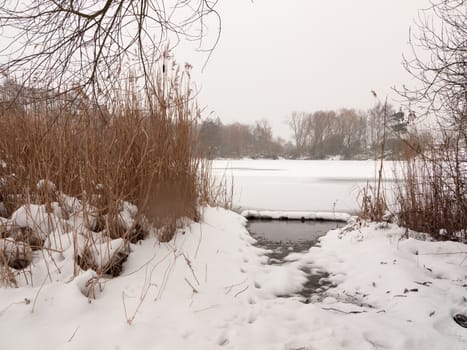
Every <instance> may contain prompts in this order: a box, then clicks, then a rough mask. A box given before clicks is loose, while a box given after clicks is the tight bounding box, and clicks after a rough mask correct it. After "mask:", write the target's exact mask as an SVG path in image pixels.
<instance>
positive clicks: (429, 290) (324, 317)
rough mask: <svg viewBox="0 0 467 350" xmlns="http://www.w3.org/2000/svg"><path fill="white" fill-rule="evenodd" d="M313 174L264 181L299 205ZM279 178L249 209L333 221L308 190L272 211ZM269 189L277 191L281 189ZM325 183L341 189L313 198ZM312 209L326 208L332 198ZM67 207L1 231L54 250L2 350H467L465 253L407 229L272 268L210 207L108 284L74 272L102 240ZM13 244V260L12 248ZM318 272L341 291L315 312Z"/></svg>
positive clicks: (135, 257)
mask: <svg viewBox="0 0 467 350" xmlns="http://www.w3.org/2000/svg"><path fill="white" fill-rule="evenodd" d="M249 162H252V161H248V162H247V163H245V164H246V165H248V164H249V166H251V163H249ZM255 162H256V161H255ZM268 162H271V163H268ZM274 162H275V161H265V163H262V164H264V166H262V168H265V169H268V168H267V167H266V165H267V164H271V165H268V166H270V168H269V169H275V168H272V166H273V164H276V165H275V166H276V167H277V168H278V169H279V167H280V166H281V164H287V163H284V162H285V161H279V163H274ZM335 163H336V164H338V163H341V162H335ZM215 164H218V163H217V162H216V163H215ZM230 164H232V163H230ZM289 164H298V163H289ZM323 164H325V165H323V169H325V170H326V169H327V170H328V173H325V174H324V173H323V174H324V175H319V176H323V179H324V176H335V177H337V178H339V177H340V178H342V177H344V175H345V174H347V175H348V176H349V178H352V179H354V180H355V179H356V178H357V179H361V178H362V177H361V176H362V175H361V173H360V172H363V170H362V169H361V168H360V167H355V166H350V164H354V162H349V163H346V164H349V167H348V169H347V170H345V171H344V170H342V168H340V170H337V168H335V169H333V167H334V165H332V164H328V163H326V162H325V163H323ZM355 164H366V163H365V162H363V163H360V162H357V163H355ZM368 164H370V163H368ZM246 165H245V167H246ZM309 166H310V168H307V166H304V168H305V170H306V171H301V170H300V167H299V166H298V165H297V166H296V167H295V165H294V166H293V167H292V168H291V169H283V170H264V169H263V170H261V173H262V174H271V173H272V172H280V171H283V172H285V173H287V174H288V175H287V177H286V178H287V179H289V180H290V179H292V180H293V183H294V185H293V186H292V188H295V187H296V186H297V191H298V188H299V184H300V183H301V182H300V181H303V183H304V184H306V183H307V182H306V179H305V178H308V176H309V172H310V171H311V170H307V169H311V165H309ZM313 166H314V165H313ZM372 167H373V165H371V168H372ZM332 169H333V170H332ZM366 169H367V170H366V171H369V170H370V165H368V167H367V168H366ZM331 170H332V171H331ZM249 171H250V170H246V169H243V170H239V172H241V173H242V172H244V173H248V172H249ZM251 172H252V175H251V177H250V178H249V179H243V180H244V181H246V182H248V181H249V180H251V179H252V178H255V177H256V172H257V170H256V168H255V170H251ZM300 174H302V176H301V175H300ZM333 174H334V175H333ZM359 174H360V175H359ZM262 176H263V175H262ZM266 176H268V175H265V176H263V177H262V180H260V179H257V178H256V179H254V181H253V182H252V183H251V184H250V187H248V191H251V193H249V194H248V196H249V198H251V199H254V198H255V197H258V203H259V202H261V203H267V204H268V206H267V208H268V209H281V210H282V213H283V212H288V213H291V211H292V210H304V212H305V213H306V211H307V210H310V209H311V210H313V209H317V210H323V209H324V210H325V209H326V208H323V207H322V206H321V207H316V208H313V207H311V206H310V207H306V208H305V207H300V206H299V205H297V203H302V204H303V203H306V199H304V198H302V196H304V197H307V196H308V195H307V194H306V193H307V192H305V190H304V191H303V192H302V193H301V194H300V193H296V192H290V191H287V190H284V189H282V190H281V189H276V192H275V194H276V196H273V195H271V198H269V197H268V198H269V200H267V199H265V198H262V196H263V194H264V193H265V192H264V191H265V187H262V186H260V185H259V184H260V183H261V181H264V179H265V177H266ZM319 176H318V175H315V178H316V177H319ZM368 176H369V175H368ZM304 177H305V178H304ZM243 180H240V181H243ZM289 180H288V181H289ZM235 181H236V183H237V184H238V181H239V180H238V179H236V180H235ZM255 181H256V182H255ZM269 181H270V184H269V185H268V186H270V185H271V184H272V183H275V182H274V181H276V180H275V178H274V177H273V176H271V178H270V179H269ZM277 181H279V183H280V181H282V180H277ZM313 181H314V180H313ZM279 183H278V184H279ZM285 183H287V182H286V181H285ZM320 183H321V184H327V182H326V181H324V180H323V181H321V182H320V181H317V184H314V185H313V186H318V185H319V184H320ZM336 183H338V181H337V182H336V181H334V182H331V185H329V187H328V189H329V188H332V187H333V186H334V185H335V184H336ZM304 186H305V185H304ZM273 187H274V186H273ZM305 187H306V186H305ZM313 188H319V186H318V187H313ZM243 190H245V189H243ZM308 190H311V189H310V188H308V189H307V191H308ZM266 192H267V191H266ZM278 193H281V194H280V195H277V194H278ZM293 193H295V195H296V196H297V198H296V201H293V200H292V199H293V196H292V194H293ZM289 195H290V196H291V197H290V198H288V199H287V198H286V197H287V196H289ZM310 196H311V197H312V198H314V199H313V200H315V201H316V198H317V199H318V201H317V202H316V203H319V200H320V199H321V201H322V202H325V200H324V194H323V192H321V193H318V194H316V196H312V195H310ZM315 197H316V198H315ZM64 199H65V201H64V202H65V204H66V207H67V208H68V211H69V212H70V215H69V217H68V218H67V219H66V220H65V219H63V218H61V213H60V208H59V207H56V206H52V207H53V211H52V212H50V211H45V210H43V207H42V206H32V207H30V208H25V207H23V208H21V209H20V210H19V211H17V212H16V213H15V214H14V215H13V216H12V217H11V218H9V219H6V218H3V219H1V220H0V224H1V225H3V226H4V227H8V225H17V226H21V225H22V226H27V227H30V228H31V229H37V230H40V232H42V234H43V235H44V238H46V242H45V245H46V248H47V250H43V251H41V250H36V251H34V252H28V254H32V257H33V261H32V264H31V265H30V267H28V268H27V269H26V270H24V272H20V273H19V274H18V276H17V282H18V285H19V287H18V288H7V287H3V288H0V349H1V350H3V349H8V350H10V349H11V350H14V349H31V348H32V349H36V350H40V349H47V350H48V349H91V348H95V349H120V350H124V349H142V350H145V349H194V350H196V349H200V350H201V349H202V350H206V349H239V350H240V349H241V350H243V349H265V350H266V349H268V350H269V349H278V350H279V349H280V350H298V349H303V350H305V349H319V350H333V349H350V350H365V349H368V350H370V349H393V350H399V349H407V350H409V349H410V350H412V349H415V350H417V349H419V350H422V349H423V350H425V349H430V350H437V349H439V350H445V349H450V350H461V349H462V350H465V349H467V328H462V327H461V326H459V325H458V324H457V323H456V322H455V321H454V317H455V316H456V315H459V314H461V315H467V245H465V244H461V243H454V242H430V241H427V240H425V239H424V238H425V236H424V235H422V234H418V235H416V234H415V233H413V232H407V231H406V230H405V229H403V228H399V227H397V226H395V225H393V224H387V225H386V224H369V223H365V222H357V221H354V222H353V223H351V224H349V226H347V227H345V228H343V229H337V230H334V231H330V232H329V233H328V234H327V235H325V236H323V237H322V238H321V240H320V245H319V246H317V247H310V249H309V250H308V251H305V252H303V253H291V254H289V255H288V256H287V257H286V258H285V263H284V264H273V265H271V264H268V257H267V255H266V253H267V252H266V251H265V250H264V249H261V248H258V247H257V246H255V245H254V243H255V240H254V239H253V238H252V237H251V236H250V234H249V233H248V231H247V230H246V227H245V224H246V219H245V218H244V217H243V216H241V215H238V214H236V213H234V212H231V211H226V210H224V209H218V208H209V207H208V208H204V210H203V215H202V220H201V221H200V222H199V223H195V222H186V225H185V227H184V228H182V229H179V230H178V231H177V233H176V235H175V237H174V239H173V240H172V241H170V242H168V243H160V242H158V241H157V239H156V238H155V237H154V236H153V235H150V237H149V238H147V239H145V240H143V241H140V242H139V243H136V244H130V245H129V247H128V248H129V251H130V254H129V256H128V259H127V261H126V262H125V263H124V264H123V270H122V273H121V275H120V276H118V277H114V278H111V277H109V276H104V277H99V276H97V275H96V273H95V272H93V271H92V270H87V271H83V270H80V269H79V267H78V266H77V265H75V264H74V260H73V256H74V255H75V254H76V252H80V251H81V250H82V249H83V244H82V243H83V242H82V239H81V238H80V237H81V236H82V232H87V233H88V234H91V235H94V233H90V232H89V230H88V229H87V228H86V223H85V221H84V220H83V218H82V215H81V214H82V211H83V208H82V207H81V206H80V203H79V201H78V200H76V199H73V198H72V197H66V196H65V197H64ZM348 200H349V201H350V198H348ZM295 205H296V206H295ZM258 207H266V206H263V205H258ZM26 209H27V210H26ZM88 210H89V208H88ZM135 210H136V208H134V207H133V206H131V205H129V204H128V203H126V204H125V205H123V206H122V218H123V221H124V222H123V223H127V224H128V222H131V220H132V217H134V211H135ZM270 213H271V212H270ZM276 213H280V211H277V212H276ZM292 213H294V215H295V214H297V212H292ZM299 214H300V215H304V214H303V212H301V213H300V212H299ZM297 215H298V214H297ZM342 217H344V216H342ZM297 218H298V217H297ZM346 218H347V217H346ZM93 238H95V239H96V240H97V241H98V240H99V237H97V236H96V237H94V236H93ZM415 238H418V239H415ZM0 243H1V244H0V249H6V247H7V246H8V245H9V244H11V243H10V242H9V241H8V240H5V239H0ZM2 244H3V245H2ZM2 247H3V248H2ZM95 248H96V249H94V250H93V251H91V252H92V255H94V256H99V257H100V258H101V259H103V260H105V261H107V260H108V258H109V255H110V254H113V253H114V252H118V251H119V250H120V249H123V248H122V245H121V240H119V239H117V240H114V241H111V242H103V243H102V244H97V245H96V246H95ZM125 249H126V248H125ZM102 264H103V262H102V261H101V265H102ZM310 269H311V270H319V271H326V272H327V273H328V274H329V282H331V283H332V284H333V286H332V287H331V288H329V289H327V290H326V291H325V292H323V293H321V294H314V295H310V296H309V297H308V298H306V299H305V298H304V297H303V296H300V295H299V294H298V293H299V292H300V291H301V290H302V287H303V286H304V285H305V283H306V282H307V272H306V271H309V270H310ZM75 271H77V272H78V275H77V276H76V277H74V272H75ZM93 297H95V299H94V298H93Z"/></svg>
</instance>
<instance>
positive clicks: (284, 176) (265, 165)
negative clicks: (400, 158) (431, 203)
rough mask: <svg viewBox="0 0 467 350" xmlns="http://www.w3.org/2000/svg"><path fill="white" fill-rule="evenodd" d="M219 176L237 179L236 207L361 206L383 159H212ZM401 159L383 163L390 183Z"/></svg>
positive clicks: (304, 208)
mask: <svg viewBox="0 0 467 350" xmlns="http://www.w3.org/2000/svg"><path fill="white" fill-rule="evenodd" d="M213 168H214V174H215V175H216V176H217V177H218V178H222V177H225V178H226V179H227V180H230V179H232V178H233V181H234V183H233V185H234V186H233V187H234V206H235V207H237V208H240V209H241V210H244V209H261V210H294V211H325V212H332V211H340V212H355V211H357V210H358V209H359V206H358V202H357V201H356V198H357V197H358V195H359V194H360V193H361V190H362V188H363V187H365V186H366V184H367V183H369V184H370V185H374V180H375V178H376V174H377V172H378V170H379V162H375V161H371V160H368V161H339V160H265V159H258V160H254V159H240V160H214V161H213ZM397 168H398V163H397V162H392V161H385V162H384V178H385V179H386V181H388V182H387V183H386V187H388V188H389V187H390V186H391V182H392V181H393V180H394V178H395V171H397Z"/></svg>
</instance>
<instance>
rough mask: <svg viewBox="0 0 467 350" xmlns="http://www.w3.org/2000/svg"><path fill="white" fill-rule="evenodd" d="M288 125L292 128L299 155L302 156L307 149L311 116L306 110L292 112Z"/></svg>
mask: <svg viewBox="0 0 467 350" xmlns="http://www.w3.org/2000/svg"><path fill="white" fill-rule="evenodd" d="M287 125H289V127H290V128H291V129H292V133H293V137H294V141H295V147H296V149H297V153H298V156H299V157H301V156H303V155H304V154H305V151H306V146H307V138H308V133H309V131H310V116H309V114H308V113H305V112H292V115H291V116H290V118H289V119H288V120H287Z"/></svg>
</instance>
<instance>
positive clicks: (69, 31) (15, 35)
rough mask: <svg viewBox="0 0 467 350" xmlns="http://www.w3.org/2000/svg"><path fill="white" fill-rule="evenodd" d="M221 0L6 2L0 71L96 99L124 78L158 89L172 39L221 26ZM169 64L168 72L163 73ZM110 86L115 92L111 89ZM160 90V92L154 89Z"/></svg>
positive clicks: (196, 36)
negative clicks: (158, 65) (156, 78)
mask: <svg viewBox="0 0 467 350" xmlns="http://www.w3.org/2000/svg"><path fill="white" fill-rule="evenodd" d="M216 3H217V0H174V1H167V0H162V1H155V0H136V1H124V0H92V1H84V0H78V1H65V0H30V1H19V0H16V1H11V0H0V33H1V34H0V35H1V37H2V41H3V42H5V41H7V44H6V45H4V47H3V49H1V51H0V60H1V64H0V72H4V73H8V74H10V75H14V76H16V78H17V79H19V80H20V81H21V82H22V83H24V84H25V85H29V86H37V85H39V84H40V85H41V86H47V87H48V88H49V89H50V90H51V91H60V92H64V91H67V90H70V89H73V88H76V87H77V86H79V88H80V90H82V91H85V92H86V93H90V92H92V93H93V96H94V97H97V96H99V95H103V94H107V93H109V91H110V90H112V91H113V92H115V88H116V87H118V86H120V84H121V78H122V77H128V74H129V71H132V72H133V75H132V77H133V78H135V79H137V78H139V77H141V78H143V79H144V83H145V87H146V90H149V89H148V88H152V89H153V86H152V82H153V79H152V74H154V71H155V68H154V63H155V62H157V61H158V59H160V58H161V57H163V55H164V52H166V48H167V45H168V43H169V42H172V43H173V46H175V45H177V44H178V42H179V41H180V40H181V39H182V38H186V39H189V40H198V41H199V42H200V43H201V40H202V39H203V38H205V37H206V35H205V34H206V28H207V23H206V21H207V20H208V18H209V20H211V18H213V20H214V21H216V22H217V24H218V27H217V28H216V31H215V35H214V36H210V39H211V43H210V44H209V43H208V47H204V48H203V47H201V49H206V50H208V52H209V50H212V49H213V48H214V46H215V45H216V43H217V40H218V39H219V35H220V17H219V15H218V13H217V12H216V11H215V9H214V7H215V5H216ZM165 69H166V67H162V70H163V72H162V73H165ZM110 87H111V88H112V89H110ZM153 90H155V89H153Z"/></svg>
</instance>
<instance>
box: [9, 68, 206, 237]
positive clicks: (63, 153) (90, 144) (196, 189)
mask: <svg viewBox="0 0 467 350" xmlns="http://www.w3.org/2000/svg"><path fill="white" fill-rule="evenodd" d="M163 67H164V68H163V69H161V70H160V71H159V72H158V73H157V75H156V79H155V83H154V86H152V87H147V88H146V89H145V90H143V92H138V91H137V89H136V88H135V84H134V83H133V82H134V79H133V78H131V77H130V78H129V82H128V84H127V90H126V91H123V92H122V91H116V92H115V96H117V97H119V100H115V99H114V100H112V102H108V103H106V104H101V105H100V106H99V107H96V106H95V105H94V106H93V105H92V104H90V103H87V102H86V100H80V104H79V105H77V103H76V99H75V100H74V101H73V102H72V103H62V102H59V103H54V104H53V105H52V107H51V104H50V103H48V102H34V103H27V102H25V101H22V100H21V99H18V100H17V102H16V103H14V104H9V105H8V104H3V105H2V108H1V109H0V160H1V161H2V162H3V163H2V166H0V178H2V179H3V181H2V183H1V184H0V197H1V199H3V202H4V205H5V207H6V211H7V215H8V214H11V213H12V212H13V211H14V210H15V209H17V208H18V207H19V206H21V205H22V204H25V203H38V204H44V203H46V204H50V203H51V202H52V201H56V200H57V198H54V196H55V195H54V193H56V192H55V191H53V190H52V189H49V188H47V186H48V184H49V181H50V183H53V184H55V186H56V190H58V191H61V192H63V193H66V194H68V195H72V196H76V197H77V198H79V199H80V200H81V201H82V203H83V204H84V205H85V206H86V204H88V205H89V206H92V207H95V208H97V211H98V216H99V217H101V218H103V217H106V218H107V219H106V220H105V222H101V224H102V225H104V226H105V227H106V228H107V230H106V231H107V232H110V235H111V236H112V238H115V237H121V236H122V235H124V234H125V232H124V230H123V229H122V227H120V226H121V225H119V224H118V222H119V220H116V217H117V216H118V213H119V212H120V210H121V208H120V206H121V204H122V202H123V201H129V202H132V203H134V204H136V205H137V206H138V208H139V214H140V215H144V216H145V217H146V218H147V219H149V220H150V221H152V223H154V224H155V225H156V226H158V227H164V228H165V231H162V233H161V236H160V237H159V238H160V239H161V240H163V241H166V240H170V239H171V238H172V235H173V232H174V230H175V227H176V223H177V219H178V218H180V217H189V218H192V219H197V218H198V204H199V201H200V199H202V200H203V201H205V202H208V201H209V200H210V199H211V198H210V194H209V183H208V182H206V176H208V175H207V174H208V172H209V169H208V166H207V165H206V164H205V163H204V161H203V160H202V159H200V158H199V157H198V156H197V155H196V153H195V148H196V147H195V134H194V130H195V126H196V123H197V121H198V119H199V116H200V110H199V108H198V106H197V104H196V102H195V100H194V98H193V96H192V92H191V87H190V83H189V75H190V72H189V67H186V68H185V69H180V68H179V67H177V66H176V65H172V64H170V63H169V62H164V66H163ZM115 96H114V97H115ZM40 180H46V181H45V182H43V183H44V184H45V188H37V186H36V185H37V183H38V182H39V181H40ZM109 218H110V219H109ZM112 218H115V220H113V219H112Z"/></svg>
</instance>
